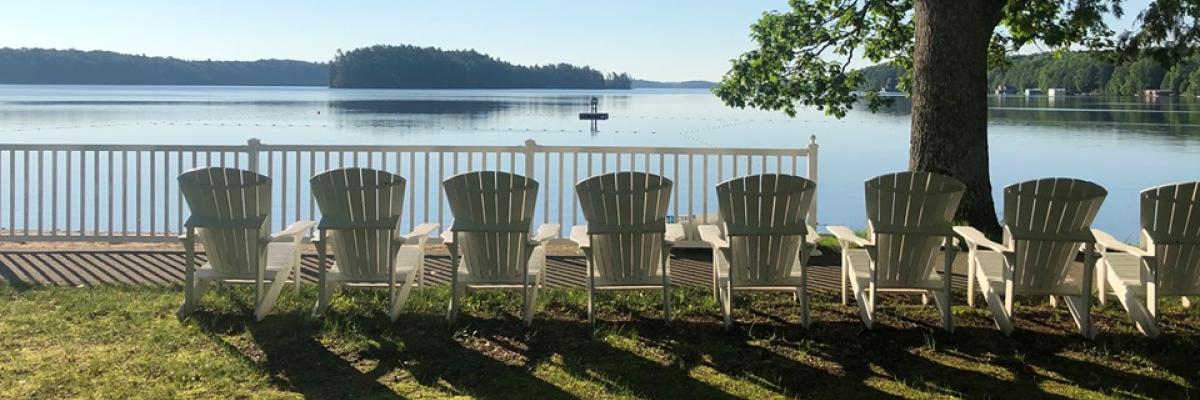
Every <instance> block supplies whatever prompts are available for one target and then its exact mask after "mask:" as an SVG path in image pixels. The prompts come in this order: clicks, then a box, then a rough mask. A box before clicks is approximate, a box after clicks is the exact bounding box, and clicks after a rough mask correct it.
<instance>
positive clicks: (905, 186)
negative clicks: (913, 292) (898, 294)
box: [865, 172, 966, 287]
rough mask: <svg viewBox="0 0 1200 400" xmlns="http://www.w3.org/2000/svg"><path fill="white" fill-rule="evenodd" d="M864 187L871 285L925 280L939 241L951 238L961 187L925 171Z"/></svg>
mask: <svg viewBox="0 0 1200 400" xmlns="http://www.w3.org/2000/svg"><path fill="white" fill-rule="evenodd" d="M865 186H866V196H867V198H866V204H867V229H868V232H867V234H868V235H869V236H870V237H872V238H873V240H874V243H875V251H876V253H875V254H876V258H875V270H876V271H877V275H876V276H877V281H876V285H878V286H882V287H913V286H915V285H918V284H919V283H921V282H925V281H928V280H929V277H930V276H931V275H932V273H933V271H934V269H935V268H936V267H937V265H936V260H937V254H938V252H939V251H940V250H941V246H942V244H943V243H944V241H945V238H946V237H947V236H953V235H954V230H953V225H954V213H955V212H956V211H957V210H958V203H959V201H961V200H962V197H963V193H964V192H965V191H966V186H965V185H963V184H962V182H959V181H958V180H956V179H954V178H951V177H948V176H945V175H939V174H935V173H930V172H900V173H895V174H888V175H882V176H878V177H875V178H872V179H870V180H868V181H867V182H866V184H865Z"/></svg>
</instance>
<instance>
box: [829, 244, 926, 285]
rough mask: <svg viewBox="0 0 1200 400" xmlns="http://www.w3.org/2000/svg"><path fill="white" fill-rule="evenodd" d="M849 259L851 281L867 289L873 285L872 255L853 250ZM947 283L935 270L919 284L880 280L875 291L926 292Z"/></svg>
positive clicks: (849, 254)
mask: <svg viewBox="0 0 1200 400" xmlns="http://www.w3.org/2000/svg"><path fill="white" fill-rule="evenodd" d="M846 258H847V259H849V260H850V276H851V279H855V280H857V282H858V284H859V285H860V286H861V287H866V286H867V285H869V284H870V283H871V255H870V253H868V252H867V251H866V250H863V249H852V250H850V251H849V253H848V254H847V257H846ZM944 285H945V283H944V282H943V281H942V276H941V275H939V274H938V273H937V271H936V269H935V270H932V271H930V272H929V277H928V278H926V279H924V280H920V281H917V282H907V283H904V284H900V283H899V282H890V281H887V280H880V281H878V282H876V284H875V289H876V290H879V289H885V290H886V289H901V290H910V289H911V290H926V289H941V288H943V287H944Z"/></svg>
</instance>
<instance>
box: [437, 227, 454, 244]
mask: <svg viewBox="0 0 1200 400" xmlns="http://www.w3.org/2000/svg"><path fill="white" fill-rule="evenodd" d="M439 236H441V237H442V244H447V245H450V244H454V231H452V230H449V229H447V230H444V231H442V234H441V235H439Z"/></svg>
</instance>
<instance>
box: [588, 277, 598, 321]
mask: <svg viewBox="0 0 1200 400" xmlns="http://www.w3.org/2000/svg"><path fill="white" fill-rule="evenodd" d="M595 301H596V288H595V287H593V286H592V285H591V282H589V283H588V293H587V320H588V323H589V324H595V323H596V316H595V315H594V313H593V311H592V308H593V307H594V306H593V304H594V303H595Z"/></svg>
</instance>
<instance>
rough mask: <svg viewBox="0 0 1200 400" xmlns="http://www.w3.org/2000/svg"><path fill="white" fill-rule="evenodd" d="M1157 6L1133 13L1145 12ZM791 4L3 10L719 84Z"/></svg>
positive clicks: (60, 36) (246, 56)
mask: <svg viewBox="0 0 1200 400" xmlns="http://www.w3.org/2000/svg"><path fill="white" fill-rule="evenodd" d="M1148 1H1149V0H1127V1H1126V2H1125V8H1126V9H1127V10H1129V11H1128V13H1129V14H1134V15H1136V13H1137V11H1138V10H1140V9H1142V8H1144V6H1145V4H1146V3H1147V2H1148ZM785 9H787V1H786V0H691V1H684V0H640V1H631V0H606V1H602V2H597V1H591V2H584V1H574V0H506V1H486V0H478V1H465V0H436V1H398V0H393V1H384V0H343V1H336V2H335V1H317V0H291V1H284V0H208V1H166V0H137V1H135V0H108V1H94V0H58V1H35V0H19V1H6V2H5V4H4V6H3V7H2V11H0V47H46V48H73V49H80V50H111V51H117V52H122V53H133V54H146V55H151V56H173V57H179V58H184V59H201V60H203V59H213V60H256V59H262V58H288V59H298V60H306V61H329V60H330V59H331V58H332V57H333V54H334V53H335V52H336V51H337V50H338V49H343V50H350V49H354V48H358V47H364V46H370V45H374V44H412V45H419V46H436V47H441V48H446V49H475V50H478V51H480V52H483V53H487V54H489V55H491V56H493V57H496V58H499V59H502V60H506V61H510V62H513V63H517V64H526V65H528V64H547V63H558V62H566V63H571V64H576V65H588V66H591V67H593V68H596V69H599V70H601V71H605V72H628V73H629V74H630V75H632V76H634V77H636V78H639V79H650V80H660V81H680V80H692V79H704V80H717V79H719V78H720V77H721V76H722V75H723V74H724V73H725V71H726V70H727V69H728V67H729V60H731V59H733V58H735V57H737V56H738V55H739V54H741V53H743V52H745V51H747V50H750V49H752V48H753V43H752V42H751V40H750V38H749V32H750V29H749V27H750V25H751V24H753V23H754V21H756V20H757V19H758V18H759V17H760V16H761V15H762V13H763V12H765V11H768V10H785ZM1127 19H1128V18H1127ZM1116 26H1117V27H1121V28H1126V27H1128V23H1126V24H1118V25H1116ZM856 64H860V62H856Z"/></svg>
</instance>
